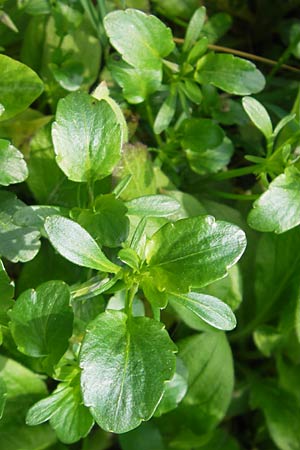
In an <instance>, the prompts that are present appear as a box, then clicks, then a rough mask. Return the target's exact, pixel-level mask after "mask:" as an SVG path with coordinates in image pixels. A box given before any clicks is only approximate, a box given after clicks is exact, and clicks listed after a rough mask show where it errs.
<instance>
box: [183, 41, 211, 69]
mask: <svg viewBox="0 0 300 450" xmlns="http://www.w3.org/2000/svg"><path fill="white" fill-rule="evenodd" d="M207 46H208V39H207V37H206V36H203V37H202V38H201V39H199V41H198V42H196V44H195V45H194V46H193V47H192V48H191V50H190V52H189V54H188V58H187V61H188V63H190V64H192V65H194V64H196V62H197V61H198V59H200V58H201V56H203V55H204V53H206V51H207Z"/></svg>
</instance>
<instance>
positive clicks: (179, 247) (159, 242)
mask: <svg viewBox="0 0 300 450" xmlns="http://www.w3.org/2000/svg"><path fill="white" fill-rule="evenodd" d="M245 247H246V238H245V234H244V232H243V231H242V230H241V229H240V228H238V227H237V226H235V225H231V224H229V223H227V222H222V221H217V222H215V220H214V218H213V217H212V216H199V217H192V218H189V219H182V220H178V221H177V222H175V223H167V224H166V225H164V226H163V227H162V228H161V229H160V230H158V231H157V232H156V233H155V234H154V235H153V236H152V238H151V239H150V241H149V242H148V243H147V246H146V258H147V264H148V270H149V272H150V274H151V276H152V278H153V281H154V282H155V284H156V285H157V287H158V288H159V289H160V290H167V291H169V292H177V291H178V292H184V291H187V290H189V288H190V287H202V286H205V285H207V284H209V283H212V282H213V281H215V280H217V279H220V278H223V277H224V276H225V275H226V274H227V270H228V269H229V268H230V267H231V266H233V265H234V264H235V263H236V262H237V261H238V260H239V258H240V257H241V255H242V254H243V252H244V250H245Z"/></svg>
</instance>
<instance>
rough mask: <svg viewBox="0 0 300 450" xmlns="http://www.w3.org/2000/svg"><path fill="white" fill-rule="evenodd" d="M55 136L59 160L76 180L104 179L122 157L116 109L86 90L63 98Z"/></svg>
mask: <svg viewBox="0 0 300 450" xmlns="http://www.w3.org/2000/svg"><path fill="white" fill-rule="evenodd" d="M52 138H53V144H54V150H55V153H56V161H57V163H58V165H59V167H60V168H61V169H62V170H63V172H64V173H65V174H66V175H67V177H68V178H69V179H70V180H72V181H88V182H91V181H95V180H100V179H101V178H104V177H106V176H107V175H110V174H111V172H112V170H113V168H114V166H115V165H116V163H117V162H118V160H119V159H120V152H121V145H122V140H121V129H120V125H119V123H118V120H117V117H116V115H115V113H114V111H113V110H112V108H111V107H110V106H109V105H108V103H107V102H106V101H105V100H101V101H98V100H96V99H93V98H92V97H90V96H89V95H88V94H85V93H80V92H74V93H73V94H70V95H68V96H67V97H66V98H64V99H61V100H60V101H59V103H58V107H57V112H56V121H55V122H54V124H53V126H52Z"/></svg>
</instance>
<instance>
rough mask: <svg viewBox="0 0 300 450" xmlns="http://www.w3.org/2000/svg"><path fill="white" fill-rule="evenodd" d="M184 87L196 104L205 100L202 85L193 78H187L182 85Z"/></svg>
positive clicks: (184, 90)
mask: <svg viewBox="0 0 300 450" xmlns="http://www.w3.org/2000/svg"><path fill="white" fill-rule="evenodd" d="M180 87H181V88H182V89H183V92H184V94H185V95H186V96H187V97H188V98H189V99H190V100H191V101H192V102H193V103H196V105H200V103H202V100H203V95H202V91H201V89H200V87H199V86H198V84H197V83H195V82H194V81H192V80H189V79H187V80H185V81H184V84H183V85H182V84H181V86H180Z"/></svg>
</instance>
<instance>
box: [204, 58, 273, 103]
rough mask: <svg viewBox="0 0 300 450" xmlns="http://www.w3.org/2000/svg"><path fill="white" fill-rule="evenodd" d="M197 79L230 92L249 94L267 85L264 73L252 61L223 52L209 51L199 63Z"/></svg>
mask: <svg viewBox="0 0 300 450" xmlns="http://www.w3.org/2000/svg"><path fill="white" fill-rule="evenodd" d="M195 77H196V80H197V81H198V82H199V83H201V84H212V85H214V86H216V87H217V88H219V89H221V90H222V91H225V92H228V93H229V94H236V95H249V94H255V93H257V92H260V91H261V90H262V89H263V88H264V86H265V79H264V76H263V75H262V73H261V72H260V71H259V70H258V69H256V67H255V65H254V64H253V63H251V62H250V61H246V60H245V59H242V58H238V57H236V56H233V55H226V54H223V53H218V54H215V53H209V54H208V55H206V56H204V57H203V58H201V59H200V61H199V62H198V64H197V72H196V74H195Z"/></svg>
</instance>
